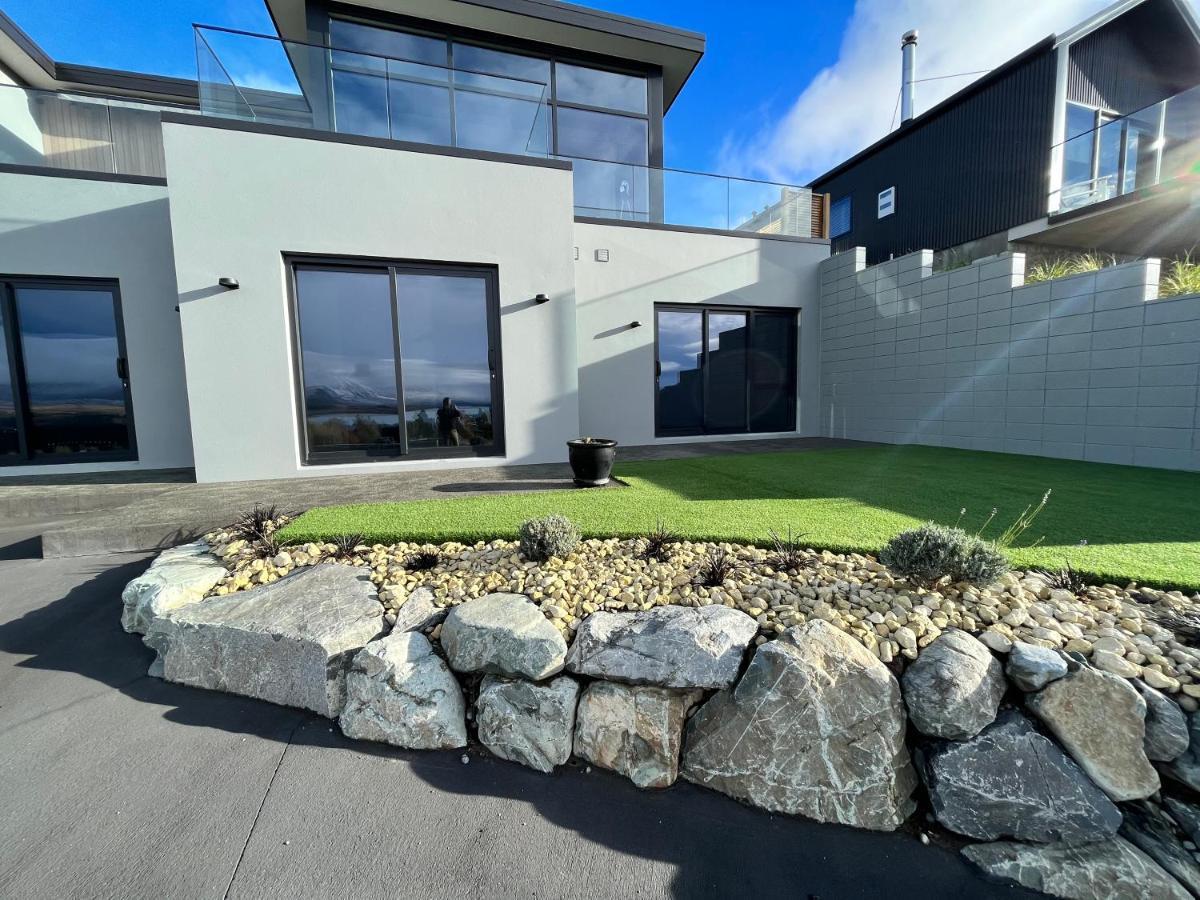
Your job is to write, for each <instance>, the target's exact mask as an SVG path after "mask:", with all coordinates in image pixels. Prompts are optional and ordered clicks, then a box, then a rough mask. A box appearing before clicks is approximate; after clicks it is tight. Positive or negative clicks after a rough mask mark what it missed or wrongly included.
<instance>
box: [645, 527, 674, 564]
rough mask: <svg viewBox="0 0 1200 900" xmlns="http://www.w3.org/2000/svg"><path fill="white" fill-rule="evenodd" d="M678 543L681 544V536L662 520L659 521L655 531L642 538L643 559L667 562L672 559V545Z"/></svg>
mask: <svg viewBox="0 0 1200 900" xmlns="http://www.w3.org/2000/svg"><path fill="white" fill-rule="evenodd" d="M677 543H679V535H678V534H677V533H676V532H675V531H673V530H671V529H670V528H668V527H667V525H666V523H665V522H663V520H662V519H659V520H658V524H657V525H655V526H654V530H653V531H651V532H650V533H649V534H647V535H646V536H645V537H643V538H642V546H641V556H642V559H656V560H658V561H659V562H666V561H667V560H668V559H670V558H671V545H672V544H677Z"/></svg>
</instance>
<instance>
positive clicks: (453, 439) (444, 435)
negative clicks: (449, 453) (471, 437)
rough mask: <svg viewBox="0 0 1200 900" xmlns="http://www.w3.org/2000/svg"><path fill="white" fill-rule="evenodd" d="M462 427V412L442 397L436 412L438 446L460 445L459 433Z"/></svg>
mask: <svg viewBox="0 0 1200 900" xmlns="http://www.w3.org/2000/svg"><path fill="white" fill-rule="evenodd" d="M463 425H464V422H463V414H462V411H461V410H460V409H459V408H458V407H457V406H455V405H454V401H453V400H451V399H450V398H449V397H443V398H442V405H441V407H440V408H439V409H438V411H437V430H438V446H439V447H457V446H458V445H459V443H461V441H460V438H459V432H460V431H461V430H462V429H463Z"/></svg>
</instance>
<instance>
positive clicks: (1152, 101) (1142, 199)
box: [810, 0, 1200, 264]
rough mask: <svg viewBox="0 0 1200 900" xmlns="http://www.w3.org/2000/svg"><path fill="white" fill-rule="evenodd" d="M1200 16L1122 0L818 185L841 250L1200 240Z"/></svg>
mask: <svg viewBox="0 0 1200 900" xmlns="http://www.w3.org/2000/svg"><path fill="white" fill-rule="evenodd" d="M1198 158H1200V22H1198V21H1197V17H1196V13H1195V10H1194V7H1193V6H1192V5H1191V4H1190V3H1188V2H1187V0H1121V2H1118V3H1116V4H1114V5H1113V6H1111V7H1109V8H1108V9H1106V10H1104V11H1103V12H1101V13H1099V14H1097V15H1096V16H1094V17H1092V18H1091V19H1089V20H1087V21H1085V22H1082V23H1080V24H1079V25H1078V26H1076V27H1075V28H1073V29H1071V30H1070V31H1068V32H1066V33H1064V34H1061V35H1051V36H1050V37H1047V38H1045V39H1044V40H1042V41H1040V42H1039V43H1037V44H1036V45H1034V46H1033V47H1030V48H1029V49H1028V50H1026V51H1025V52H1023V53H1021V54H1020V55H1018V56H1017V57H1015V58H1014V59H1012V60H1010V61H1008V62H1007V63H1005V64H1004V65H1002V66H1000V67H998V68H996V69H995V70H993V71H992V72H990V73H989V74H987V75H985V76H983V77H981V78H979V79H978V80H976V81H975V82H973V83H972V84H970V85H968V86H967V87H966V88H964V89H963V90H961V91H959V92H958V93H956V94H954V95H953V96H951V97H949V98H948V99H946V100H945V101H943V102H941V103H939V104H937V105H936V106H934V107H932V108H930V109H928V110H927V111H925V112H924V113H922V114H920V115H917V116H915V117H913V118H912V119H910V120H907V121H902V123H901V125H900V127H899V128H897V129H896V130H895V131H893V132H892V133H890V134H888V135H887V136H885V137H884V138H882V139H881V140H879V141H877V142H876V143H874V144H872V145H871V146H870V147H867V148H866V149H864V150H863V151H862V152H860V153H858V154H856V155H855V156H853V157H851V158H850V159H848V160H846V161H845V162H843V163H842V164H840V165H838V166H836V167H835V168H833V169H832V170H830V171H829V172H827V173H825V174H824V175H822V176H820V177H819V178H817V179H815V180H814V181H813V182H812V183H811V185H810V186H811V187H812V189H813V190H814V191H817V192H820V193H825V194H828V195H829V197H830V222H831V228H830V236H831V239H832V244H833V249H834V251H835V252H841V251H845V250H849V249H851V248H853V247H856V246H861V247H865V248H866V250H867V261H868V262H869V263H872V264H873V263H878V262H882V261H885V260H887V259H890V258H892V257H899V256H902V255H905V254H908V253H913V252H917V251H920V250H923V249H931V250H934V251H947V250H951V249H954V248H959V249H961V250H963V251H964V254H965V258H967V259H971V258H977V257H980V256H985V255H988V254H991V253H997V252H1002V251H1004V250H1006V249H1025V250H1030V251H1036V250H1037V249H1038V247H1039V245H1040V246H1041V247H1046V248H1051V249H1053V248H1072V249H1099V250H1103V251H1108V252H1113V253H1116V254H1122V255H1129V256H1169V255H1174V254H1177V253H1181V252H1186V251H1188V250H1191V249H1192V248H1194V247H1195V246H1196V244H1197V243H1198V242H1200V199H1198V198H1197V191H1198V190H1200V181H1198V180H1197V179H1200V172H1198V171H1197V169H1196V160H1197V159H1198Z"/></svg>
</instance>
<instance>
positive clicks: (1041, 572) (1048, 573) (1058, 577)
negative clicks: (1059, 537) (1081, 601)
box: [1029, 560, 1088, 594]
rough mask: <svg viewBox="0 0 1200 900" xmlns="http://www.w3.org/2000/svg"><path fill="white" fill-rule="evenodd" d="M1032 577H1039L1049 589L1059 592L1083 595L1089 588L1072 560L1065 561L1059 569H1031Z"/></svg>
mask: <svg viewBox="0 0 1200 900" xmlns="http://www.w3.org/2000/svg"><path fill="white" fill-rule="evenodd" d="M1029 574H1030V575H1037V576H1038V577H1039V578H1041V579H1042V581H1044V582H1046V585H1047V586H1048V587H1051V588H1054V589H1055V590H1058V591H1070V592H1071V593H1073V594H1082V593H1083V592H1084V591H1085V590H1086V589H1087V586H1088V583H1087V581H1085V580H1084V577H1083V575H1081V574H1080V573H1079V571H1078V570H1077V569H1076V568H1075V567H1074V566H1072V565H1071V561H1070V560H1065V561H1064V562H1063V564H1062V566H1060V567H1059V568H1057V569H1030V570H1029Z"/></svg>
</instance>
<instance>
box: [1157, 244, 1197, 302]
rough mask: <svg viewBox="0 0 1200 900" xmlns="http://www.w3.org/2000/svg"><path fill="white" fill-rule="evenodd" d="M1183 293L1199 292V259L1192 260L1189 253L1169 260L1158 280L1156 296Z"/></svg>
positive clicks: (1177, 295) (1176, 295) (1179, 294)
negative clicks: (1168, 264)
mask: <svg viewBox="0 0 1200 900" xmlns="http://www.w3.org/2000/svg"><path fill="white" fill-rule="evenodd" d="M1183 294H1200V260H1196V261H1194V262H1193V261H1192V254H1191V253H1185V254H1183V256H1181V257H1179V258H1177V259H1173V260H1171V264H1170V266H1169V267H1168V268H1167V270H1166V272H1164V273H1163V275H1162V277H1161V278H1159V280H1158V296H1160V297H1179V296H1182V295H1183Z"/></svg>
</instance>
